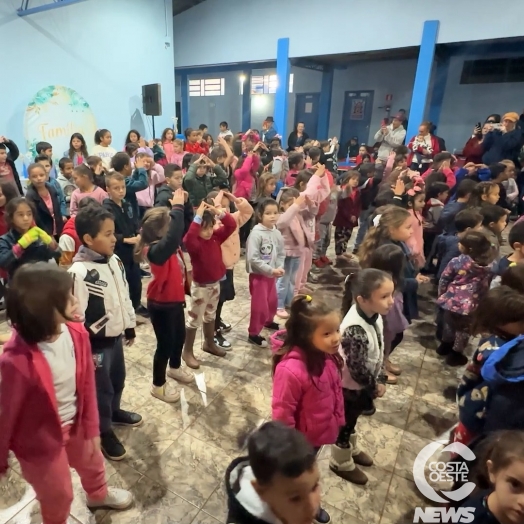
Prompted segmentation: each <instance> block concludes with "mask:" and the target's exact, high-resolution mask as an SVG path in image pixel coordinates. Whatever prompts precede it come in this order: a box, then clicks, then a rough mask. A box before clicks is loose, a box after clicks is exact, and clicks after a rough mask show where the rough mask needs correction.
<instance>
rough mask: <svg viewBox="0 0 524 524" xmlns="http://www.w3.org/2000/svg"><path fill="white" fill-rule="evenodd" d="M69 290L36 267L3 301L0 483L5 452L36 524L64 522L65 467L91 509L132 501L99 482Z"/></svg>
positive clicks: (82, 343)
mask: <svg viewBox="0 0 524 524" xmlns="http://www.w3.org/2000/svg"><path fill="white" fill-rule="evenodd" d="M71 286H72V279H71V277H70V275H68V274H67V273H66V272H65V271H64V270H63V269H61V268H58V267H56V266H54V267H53V266H52V265H50V264H46V263H43V262H39V263H36V264H31V265H27V266H24V267H23V268H21V269H20V271H19V272H18V273H17V275H16V276H15V278H14V279H13V282H12V284H11V286H10V288H9V291H8V293H7V299H6V307H7V318H8V319H9V321H10V322H11V325H12V327H13V333H12V336H11V339H10V340H9V342H7V343H6V344H5V345H4V348H3V350H4V351H3V353H2V354H1V355H0V412H1V413H2V431H1V432H0V475H1V476H3V475H4V474H5V473H6V472H7V470H8V467H9V464H8V453H9V451H13V453H14V455H15V457H16V458H17V459H18V462H19V463H20V469H21V472H22V476H23V477H24V478H25V480H26V481H27V482H28V483H29V484H30V485H31V486H32V488H33V490H34V492H35V493H36V498H37V500H38V501H39V503H40V510H41V514H42V520H43V522H44V524H54V523H59V522H60V523H65V522H66V521H67V520H68V518H69V514H70V511H71V503H72V501H73V485H72V479H71V472H70V469H69V468H70V467H72V468H74V469H75V470H76V471H77V473H78V474H79V476H80V480H81V483H82V487H83V488H84V490H85V491H86V496H87V506H88V507H90V508H91V509H95V508H100V507H105V508H112V509H126V508H127V507H129V506H130V505H131V503H132V501H133V496H132V495H131V493H130V492H129V491H126V490H123V489H117V488H112V487H111V488H108V486H107V482H106V480H105V466H104V458H103V456H102V453H101V452H100V437H99V434H100V433H99V426H98V412H97V404H96V397H95V384H94V382H95V378H94V371H93V360H92V355H91V347H90V345H89V338H88V336H87V333H86V331H85V329H84V327H83V326H82V324H81V322H82V321H83V313H82V312H80V311H79V308H78V303H77V300H76V299H75V297H74V296H73V295H72V294H71Z"/></svg>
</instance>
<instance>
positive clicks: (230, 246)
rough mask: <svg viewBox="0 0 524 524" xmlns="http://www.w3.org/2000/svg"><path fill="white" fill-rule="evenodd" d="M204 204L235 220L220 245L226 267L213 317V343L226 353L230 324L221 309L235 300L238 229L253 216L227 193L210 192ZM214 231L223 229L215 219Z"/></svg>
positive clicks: (245, 205)
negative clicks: (226, 336) (234, 270)
mask: <svg viewBox="0 0 524 524" xmlns="http://www.w3.org/2000/svg"><path fill="white" fill-rule="evenodd" d="M206 202H207V203H208V204H211V205H213V206H214V207H216V208H217V209H218V210H219V211H222V210H223V211H224V212H225V213H227V214H230V216H231V217H232V218H233V219H234V220H235V222H236V225H237V227H236V229H235V231H233V233H232V234H231V235H230V236H229V237H228V238H227V239H226V240H225V241H224V242H223V243H222V245H221V246H220V247H221V250H222V260H223V262H224V265H225V266H226V276H225V278H224V279H223V280H221V281H220V298H219V300H218V305H217V312H216V317H215V342H216V344H217V345H218V346H220V347H221V348H222V349H225V350H226V351H228V350H230V349H231V343H230V342H229V341H228V340H226V339H225V338H224V333H227V332H228V331H231V327H232V326H231V324H229V323H228V322H225V321H224V320H223V319H222V308H223V306H224V303H225V302H228V301H231V300H234V298H235V280H234V278H233V269H234V267H235V264H236V263H237V262H238V261H239V260H240V235H239V229H240V228H241V227H242V226H243V225H244V224H245V223H246V222H248V221H249V220H251V216H252V215H253V208H252V207H251V205H250V204H249V202H248V201H247V200H246V199H245V198H237V197H236V196H234V195H232V194H231V193H228V192H227V191H212V192H211V193H209V195H207V199H206ZM231 205H233V206H234V207H235V208H236V211H234V212H231ZM214 227H215V229H220V228H223V227H224V226H223V225H222V223H221V222H220V220H219V219H217V221H216V224H215V226H214Z"/></svg>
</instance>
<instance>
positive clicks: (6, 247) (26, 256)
mask: <svg viewBox="0 0 524 524" xmlns="http://www.w3.org/2000/svg"><path fill="white" fill-rule="evenodd" d="M6 222H7V225H8V227H9V231H8V232H7V233H6V234H5V235H2V236H1V237H0V269H3V270H4V271H6V272H7V275H8V277H9V279H12V278H13V276H14V274H15V272H16V271H17V270H18V268H19V267H20V266H22V265H23V264H27V263H29V262H40V261H41V262H49V261H50V260H55V261H57V260H58V259H59V258H60V249H59V248H58V244H57V243H56V241H55V240H54V238H53V237H52V236H51V235H48V234H47V233H46V232H45V231H43V230H42V229H41V228H39V227H37V226H35V221H34V207H33V204H32V203H31V202H30V201H28V200H26V199H25V198H22V197H17V198H14V199H13V200H11V201H10V202H9V203H8V204H7V206H6Z"/></svg>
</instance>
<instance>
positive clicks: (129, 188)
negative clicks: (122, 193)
mask: <svg viewBox="0 0 524 524" xmlns="http://www.w3.org/2000/svg"><path fill="white" fill-rule="evenodd" d="M147 158H148V155H147V154H145V153H138V154H137V155H136V156H135V167H134V169H133V166H132V165H131V158H130V157H129V155H128V154H127V153H117V154H116V155H115V156H114V157H113V158H112V159H111V166H112V168H113V169H114V170H115V171H116V172H117V173H120V174H121V175H123V176H124V177H125V186H126V200H127V202H129V203H130V204H131V208H132V209H133V215H134V216H140V209H139V207H138V200H137V197H136V194H137V193H138V192H139V191H143V190H144V189H147V187H148V178H147V167H148V163H147Z"/></svg>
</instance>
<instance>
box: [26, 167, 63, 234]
mask: <svg viewBox="0 0 524 524" xmlns="http://www.w3.org/2000/svg"><path fill="white" fill-rule="evenodd" d="M27 175H28V177H29V181H30V184H29V185H28V187H27V192H26V198H27V200H28V201H29V202H31V203H32V204H33V206H34V208H35V210H36V212H35V215H34V217H33V218H34V221H35V222H36V225H37V226H38V227H39V228H41V229H43V230H44V231H45V232H46V233H47V234H48V235H53V236H55V238H58V237H59V236H60V235H61V233H62V229H63V227H64V219H63V216H62V210H61V208H60V198H59V195H58V193H57V192H56V190H55V188H54V187H53V186H52V185H51V184H50V183H49V182H47V180H48V175H47V173H46V171H45V169H44V167H43V166H42V165H40V164H31V165H30V166H29V167H28V168H27ZM64 205H65V204H64Z"/></svg>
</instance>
